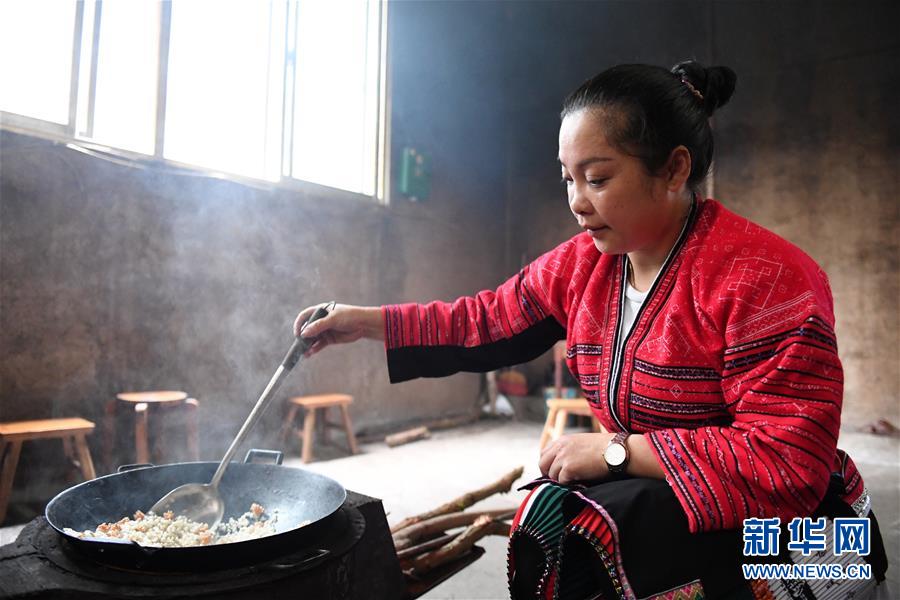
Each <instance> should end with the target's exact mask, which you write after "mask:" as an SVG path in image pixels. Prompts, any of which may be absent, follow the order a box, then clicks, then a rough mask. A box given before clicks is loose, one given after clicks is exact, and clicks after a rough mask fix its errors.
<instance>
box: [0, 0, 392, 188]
mask: <svg viewBox="0 0 900 600" xmlns="http://www.w3.org/2000/svg"><path fill="white" fill-rule="evenodd" d="M386 5H387V3H386V2H385V0H347V1H342V2H324V1H322V2H319V1H308V0H172V1H171V2H164V1H160V0H128V1H127V2H122V1H109V0H107V1H106V2H101V1H100V0H82V1H77V2H76V0H71V1H65V0H59V1H58V2H56V3H54V4H53V9H52V10H48V9H47V5H46V4H44V3H40V2H34V1H33V0H4V1H3V2H0V77H2V81H3V82H4V86H3V88H2V91H0V110H2V111H3V113H2V117H3V122H4V126H7V125H9V126H13V127H16V128H19V129H26V130H41V131H45V132H46V131H50V132H53V133H55V134H57V135H58V136H62V137H64V138H65V139H68V140H76V141H83V142H93V143H96V144H99V145H102V146H105V147H108V148H112V149H115V151H117V152H118V153H119V154H122V155H125V156H129V157H132V158H136V159H139V158H140V156H145V157H152V158H153V159H155V160H162V161H166V162H168V163H171V164H177V165H188V166H193V167H200V168H204V169H210V170H215V171H220V172H225V173H231V174H235V175H240V176H247V177H253V178H258V179H266V180H270V181H281V182H289V181H291V180H297V179H299V180H305V181H310V182H314V183H318V184H321V185H326V186H330V187H335V188H340V189H344V190H349V191H352V192H357V193H361V194H366V195H369V196H379V197H380V196H382V194H381V193H379V192H380V190H384V189H385V186H384V182H383V176H382V173H383V171H384V167H383V162H384V161H383V156H384V151H383V148H384V145H385V141H384V132H385V123H384V114H385V111H384V100H385V77H384V73H385V69H384V64H383V62H384V54H385V53H384V48H385V44H384V38H385V24H386V22H387V21H386V15H385V12H386ZM16 57H27V61H24V60H22V61H18V60H16V59H15V58H16Z"/></svg>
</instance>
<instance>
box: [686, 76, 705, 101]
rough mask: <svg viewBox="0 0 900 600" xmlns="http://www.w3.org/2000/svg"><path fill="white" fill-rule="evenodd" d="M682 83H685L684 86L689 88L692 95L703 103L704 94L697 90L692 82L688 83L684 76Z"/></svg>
mask: <svg viewBox="0 0 900 600" xmlns="http://www.w3.org/2000/svg"><path fill="white" fill-rule="evenodd" d="M681 83H683V84H684V85H686V86H687V88H688V89H689V90H691V93H692V94H693V95H695V96H697V99H698V100H699V101H700V102H703V94H701V93H700V90H698V89H697V88H695V87H694V84H692V83H691V82H690V81H688V80H687V79H685V78H684V76H683V75H682V77H681Z"/></svg>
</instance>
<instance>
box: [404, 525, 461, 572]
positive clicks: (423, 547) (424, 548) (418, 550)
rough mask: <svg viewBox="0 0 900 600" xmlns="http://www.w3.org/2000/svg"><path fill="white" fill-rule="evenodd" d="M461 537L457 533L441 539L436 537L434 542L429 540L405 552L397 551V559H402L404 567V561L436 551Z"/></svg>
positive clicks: (406, 549)
mask: <svg viewBox="0 0 900 600" xmlns="http://www.w3.org/2000/svg"><path fill="white" fill-rule="evenodd" d="M457 535H459V534H457V533H448V534H446V535H442V536H440V537H436V538H434V539H433V540H428V541H427V542H423V543H421V544H416V545H415V546H410V547H409V548H405V549H404V550H398V551H397V558H399V559H400V561H401V562H400V566H401V567H402V566H403V561H404V560H407V559H410V558H412V557H413V556H418V555H420V554H423V553H425V552H428V551H429V550H434V549H435V548H440V547H441V546H443V545H444V544H446V543H447V542H452V541H453V540H454V539H456V536H457Z"/></svg>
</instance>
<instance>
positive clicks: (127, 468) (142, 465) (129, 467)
mask: <svg viewBox="0 0 900 600" xmlns="http://www.w3.org/2000/svg"><path fill="white" fill-rule="evenodd" d="M152 466H154V465H153V463H137V464H133V465H121V466H120V467H119V468H118V469H116V473H124V472H126V471H134V470H135V469H146V468H147V467H152Z"/></svg>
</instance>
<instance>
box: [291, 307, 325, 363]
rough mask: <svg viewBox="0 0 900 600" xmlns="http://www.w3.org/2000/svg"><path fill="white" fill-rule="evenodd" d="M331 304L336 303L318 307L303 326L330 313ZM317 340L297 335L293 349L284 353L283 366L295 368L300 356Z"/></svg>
mask: <svg viewBox="0 0 900 600" xmlns="http://www.w3.org/2000/svg"><path fill="white" fill-rule="evenodd" d="M329 306H331V307H333V306H334V303H333V302H332V303H331V304H329V305H326V306H320V307H319V308H317V309H316V312H314V313H313V314H312V316H311V317H310V318H308V319H307V320H306V323H304V324H303V327H306V326H308V325H309V324H310V323H312V322H313V321H318V320H319V319H321V318H322V317H324V316H326V315H327V314H328V307H329ZM315 341H316V340H315V338H305V337H300V336H297V338H296V339H295V340H294V345H293V346H291V349H290V350H288V353H287V354H285V355H284V360H283V361H281V366H282V367H284V368H285V370H287V371H290V370H291V369H293V368H294V365H296V364H297V361H299V360H300V357H301V356H303V354H304V353H306V351H307V350H309V347H310V346H312V345H313V343H314V342H315Z"/></svg>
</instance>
